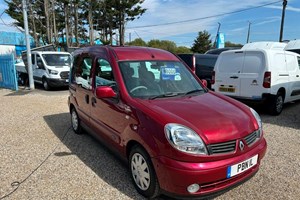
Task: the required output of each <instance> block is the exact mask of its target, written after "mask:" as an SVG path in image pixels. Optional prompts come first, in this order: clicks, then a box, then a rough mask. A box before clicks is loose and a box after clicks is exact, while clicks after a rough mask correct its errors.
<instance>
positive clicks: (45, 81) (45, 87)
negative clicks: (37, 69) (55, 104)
mask: <svg viewBox="0 0 300 200" xmlns="http://www.w3.org/2000/svg"><path fill="white" fill-rule="evenodd" d="M43 86H44V89H45V90H50V85H49V83H48V81H47V79H46V78H43Z"/></svg>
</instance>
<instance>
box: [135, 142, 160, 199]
mask: <svg viewBox="0 0 300 200" xmlns="http://www.w3.org/2000/svg"><path fill="white" fill-rule="evenodd" d="M129 168H130V171H131V176H132V179H133V183H134V186H135V188H136V189H137V191H138V192H139V193H140V194H142V195H143V196H145V197H147V198H155V197H156V196H158V195H159V184H158V181H157V177H156V174H155V171H154V168H153V165H152V162H151V159H150V157H149V156H148V154H147V153H146V151H145V150H144V149H143V148H142V147H140V146H138V145H136V146H134V147H133V148H132V150H131V152H130V155H129Z"/></svg>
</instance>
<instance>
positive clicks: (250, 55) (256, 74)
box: [239, 51, 266, 100]
mask: <svg viewBox="0 0 300 200" xmlns="http://www.w3.org/2000/svg"><path fill="white" fill-rule="evenodd" d="M244 55H245V59H244V65H243V68H242V71H241V73H240V77H239V78H240V81H241V91H240V96H242V97H244V98H249V99H251V100H261V99H262V94H263V93H264V91H265V89H264V88H263V79H264V70H265V68H266V59H265V54H264V53H263V51H245V53H244Z"/></svg>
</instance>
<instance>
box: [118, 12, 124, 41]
mask: <svg viewBox="0 0 300 200" xmlns="http://www.w3.org/2000/svg"><path fill="white" fill-rule="evenodd" d="M119 16H120V27H119V41H120V46H123V45H124V32H125V16H124V13H123V12H120V15H119Z"/></svg>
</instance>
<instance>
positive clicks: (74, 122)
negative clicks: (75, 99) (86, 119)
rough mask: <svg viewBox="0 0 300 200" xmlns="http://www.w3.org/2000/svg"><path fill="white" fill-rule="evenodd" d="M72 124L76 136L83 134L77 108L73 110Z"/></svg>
mask: <svg viewBox="0 0 300 200" xmlns="http://www.w3.org/2000/svg"><path fill="white" fill-rule="evenodd" d="M71 124H72V128H73V131H74V132H75V133H76V134H82V128H81V125H80V119H79V117H78V114H77V112H76V110H75V108H72V110H71Z"/></svg>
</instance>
